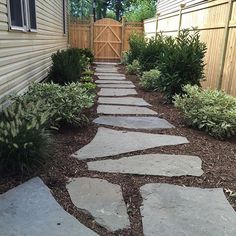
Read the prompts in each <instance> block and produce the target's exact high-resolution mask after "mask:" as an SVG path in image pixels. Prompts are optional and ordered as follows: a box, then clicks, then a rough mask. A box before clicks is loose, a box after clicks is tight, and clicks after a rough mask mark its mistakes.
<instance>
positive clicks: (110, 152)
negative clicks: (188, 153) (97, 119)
mask: <svg viewBox="0 0 236 236" xmlns="http://www.w3.org/2000/svg"><path fill="white" fill-rule="evenodd" d="M184 143H188V140H187V139H186V138H184V137H180V136H171V135H160V134H150V133H142V132H127V131H117V130H112V129H107V128H99V129H98V132H97V134H96V136H95V138H94V139H93V140H92V141H91V142H90V143H89V144H88V145H86V146H85V147H83V148H81V149H80V150H79V151H77V152H76V153H75V154H74V155H73V156H74V157H76V158H77V159H79V160H84V159H90V158H96V157H108V156H115V155H119V154H122V153H128V152H134V151H139V150H145V149H149V148H154V147H160V146H168V145H178V144H184Z"/></svg>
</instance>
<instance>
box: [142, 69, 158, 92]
mask: <svg viewBox="0 0 236 236" xmlns="http://www.w3.org/2000/svg"><path fill="white" fill-rule="evenodd" d="M160 76H161V72H160V71H159V70H150V71H147V72H144V73H143V75H142V76H141V77H140V79H139V84H140V86H141V87H142V88H143V89H145V90H157V89H158V84H159V79H160Z"/></svg>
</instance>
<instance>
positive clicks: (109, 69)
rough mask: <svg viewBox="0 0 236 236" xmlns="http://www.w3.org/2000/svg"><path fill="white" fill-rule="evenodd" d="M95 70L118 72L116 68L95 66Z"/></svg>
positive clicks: (99, 71)
mask: <svg viewBox="0 0 236 236" xmlns="http://www.w3.org/2000/svg"><path fill="white" fill-rule="evenodd" d="M95 71H96V72H98V73H118V70H117V69H116V68H105V67H103V68H96V69H95Z"/></svg>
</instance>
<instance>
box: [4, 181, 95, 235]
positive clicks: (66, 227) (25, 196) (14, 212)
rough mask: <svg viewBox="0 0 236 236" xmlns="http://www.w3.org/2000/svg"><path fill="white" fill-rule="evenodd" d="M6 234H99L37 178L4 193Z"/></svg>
mask: <svg viewBox="0 0 236 236" xmlns="http://www.w3.org/2000/svg"><path fill="white" fill-rule="evenodd" d="M0 235H2V236H43V235H45V236H46V235H50V236H65V235H68V236H95V235H97V234H96V233H95V232H93V231H92V230H90V229H88V228H87V227H85V226H84V225H82V224H81V223H80V222H79V221H78V220H76V219H75V218H74V217H72V216H71V215H69V214H68V213H67V212H66V211H64V209H63V208H62V207H61V206H60V205H59V204H58V203H57V202H56V200H55V199H54V198H53V196H52V194H51V193H50V190H49V189H48V188H47V186H46V185H45V184H44V183H43V182H42V181H41V180H40V179H39V178H34V179H32V180H30V181H28V182H26V183H24V184H22V185H20V186H18V187H16V188H14V189H12V190H10V191H8V192H6V193H4V194H2V195H0Z"/></svg>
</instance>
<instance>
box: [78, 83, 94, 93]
mask: <svg viewBox="0 0 236 236" xmlns="http://www.w3.org/2000/svg"><path fill="white" fill-rule="evenodd" d="M81 87H82V88H85V89H86V90H87V91H88V93H95V89H96V88H97V86H96V84H94V83H91V82H85V83H83V84H82V85H81Z"/></svg>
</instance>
